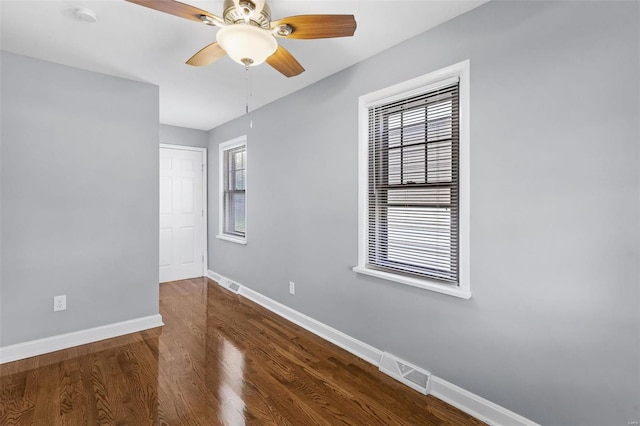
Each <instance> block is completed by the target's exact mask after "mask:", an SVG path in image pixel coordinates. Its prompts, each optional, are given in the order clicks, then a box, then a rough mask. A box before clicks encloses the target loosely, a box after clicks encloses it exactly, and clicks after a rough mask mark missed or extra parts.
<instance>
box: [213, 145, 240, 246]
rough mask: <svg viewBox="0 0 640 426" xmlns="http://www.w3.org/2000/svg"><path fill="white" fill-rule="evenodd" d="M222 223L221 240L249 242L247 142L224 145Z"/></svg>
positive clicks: (221, 163)
mask: <svg viewBox="0 0 640 426" xmlns="http://www.w3.org/2000/svg"><path fill="white" fill-rule="evenodd" d="M219 154H220V169H219V170H220V223H219V233H218V238H220V239H223V240H228V241H233V242H236V243H241V244H246V242H247V138H246V136H242V137H240V138H237V139H234V140H231V141H229V142H225V143H223V144H220V152H219Z"/></svg>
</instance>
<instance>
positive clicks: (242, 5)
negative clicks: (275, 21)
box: [222, 0, 271, 30]
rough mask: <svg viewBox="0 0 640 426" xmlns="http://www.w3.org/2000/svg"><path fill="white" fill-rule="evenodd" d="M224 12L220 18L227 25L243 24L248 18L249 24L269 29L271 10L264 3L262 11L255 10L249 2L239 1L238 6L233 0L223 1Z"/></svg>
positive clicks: (249, 0) (245, 0)
mask: <svg viewBox="0 0 640 426" xmlns="http://www.w3.org/2000/svg"><path fill="white" fill-rule="evenodd" d="M223 7H224V12H223V14H222V17H223V18H224V22H225V23H226V24H228V25H233V24H236V23H244V22H246V21H247V18H249V23H250V24H252V25H255V26H257V27H260V28H264V29H265V30H269V29H270V28H271V9H270V8H269V5H268V4H267V3H264V5H263V6H262V10H260V11H258V10H256V5H255V4H254V3H253V2H252V1H251V0H239V2H238V6H236V3H235V2H234V0H224V5H223Z"/></svg>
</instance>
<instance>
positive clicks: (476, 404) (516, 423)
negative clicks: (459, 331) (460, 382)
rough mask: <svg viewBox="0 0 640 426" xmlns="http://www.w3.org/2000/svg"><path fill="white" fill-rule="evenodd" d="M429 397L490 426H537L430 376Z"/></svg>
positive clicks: (496, 405)
mask: <svg viewBox="0 0 640 426" xmlns="http://www.w3.org/2000/svg"><path fill="white" fill-rule="evenodd" d="M431 395H433V396H435V397H436V398H438V399H441V400H443V401H444V402H446V403H448V404H451V405H453V406H454V407H456V408H458V409H460V410H462V411H464V412H465V413H467V414H470V415H472V416H473V417H475V418H477V419H479V420H482V421H483V422H486V423H489V424H490V425H501V426H539V425H538V423H535V422H532V421H531V420H529V419H526V418H524V417H522V416H520V415H518V414H516V413H514V412H513V411H510V410H507V409H506V408H504V407H501V406H499V405H498V404H494V403H493V402H491V401H487V400H486V399H484V398H482V397H480V396H478V395H476V394H474V393H471V392H469V391H467V390H465V389H462V388H461V387H459V386H456V385H454V384H453V383H449V382H447V381H446V380H444V379H441V378H439V377H436V376H431Z"/></svg>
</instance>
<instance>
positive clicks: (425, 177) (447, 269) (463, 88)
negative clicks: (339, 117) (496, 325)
mask: <svg viewBox="0 0 640 426" xmlns="http://www.w3.org/2000/svg"><path fill="white" fill-rule="evenodd" d="M468 68H469V63H468V61H465V62H462V63H460V64H457V65H454V66H452V67H448V68H446V69H443V70H440V71H436V72H434V73H430V74H427V75H425V76H422V77H418V78H417V79H414V80H411V81H409V82H406V83H402V84H400V85H397V86H393V87H391V88H388V89H383V90H381V91H378V92H375V93H372V94H369V95H365V96H363V97H361V98H360V121H361V128H360V129H361V130H360V157H361V158H360V218H359V219H360V232H359V234H360V245H359V248H360V253H359V262H358V266H357V267H355V268H354V270H355V271H356V272H361V273H365V274H368V275H373V276H376V277H380V278H385V279H388V280H392V281H397V282H400V283H403V284H409V285H413V286H416V287H422V288H426V289H430V290H435V291H438V292H441V293H446V294H450V295H454V296H459V297H462V298H469V297H470V296H471V293H470V291H469V279H468V227H469V220H468V200H469V194H468V192H469V191H468V156H469V153H468V103H469V102H468Z"/></svg>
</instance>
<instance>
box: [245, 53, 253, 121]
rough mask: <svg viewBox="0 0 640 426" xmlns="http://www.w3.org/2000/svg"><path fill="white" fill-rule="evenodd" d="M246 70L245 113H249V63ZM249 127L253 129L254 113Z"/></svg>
mask: <svg viewBox="0 0 640 426" xmlns="http://www.w3.org/2000/svg"><path fill="white" fill-rule="evenodd" d="M245 70H246V79H245V80H246V97H245V114H249V99H251V80H250V78H249V65H246V66H245ZM249 128H250V129H253V114H250V115H249Z"/></svg>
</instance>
